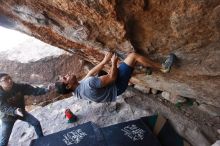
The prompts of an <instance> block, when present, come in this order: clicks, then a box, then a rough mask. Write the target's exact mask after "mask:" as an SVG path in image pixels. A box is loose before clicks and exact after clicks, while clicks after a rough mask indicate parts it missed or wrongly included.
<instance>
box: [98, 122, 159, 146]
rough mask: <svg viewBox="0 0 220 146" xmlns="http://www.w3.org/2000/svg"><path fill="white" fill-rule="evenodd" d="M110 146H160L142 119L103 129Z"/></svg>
mask: <svg viewBox="0 0 220 146" xmlns="http://www.w3.org/2000/svg"><path fill="white" fill-rule="evenodd" d="M101 131H102V133H103V135H104V138H105V141H106V143H107V145H108V146H160V143H159V141H158V140H157V138H156V137H155V136H154V135H153V134H152V132H151V131H150V129H149V128H148V127H147V126H146V125H145V124H144V123H143V121H142V120H141V119H138V120H134V121H129V122H124V123H120V124H116V125H112V126H109V127H105V128H102V130H101Z"/></svg>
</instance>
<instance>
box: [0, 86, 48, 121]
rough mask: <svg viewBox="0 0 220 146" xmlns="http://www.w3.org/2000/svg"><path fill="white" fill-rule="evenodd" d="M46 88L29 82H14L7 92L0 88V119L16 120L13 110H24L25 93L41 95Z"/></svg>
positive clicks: (44, 92) (45, 91)
mask: <svg viewBox="0 0 220 146" xmlns="http://www.w3.org/2000/svg"><path fill="white" fill-rule="evenodd" d="M47 92H48V90H47V89H46V88H39V87H33V86H31V85H29V84H17V83H14V84H13V86H12V89H11V90H10V91H9V92H6V91H4V90H3V89H1V88H0V119H2V120H4V121H8V120H16V119H17V116H16V115H15V110H16V109H17V108H21V109H22V110H25V101H24V96H25V95H34V96H38V95H43V94H46V93H47Z"/></svg>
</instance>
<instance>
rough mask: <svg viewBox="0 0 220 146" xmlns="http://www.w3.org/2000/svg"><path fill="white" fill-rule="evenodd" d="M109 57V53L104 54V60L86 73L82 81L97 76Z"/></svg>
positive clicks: (110, 55)
mask: <svg viewBox="0 0 220 146" xmlns="http://www.w3.org/2000/svg"><path fill="white" fill-rule="evenodd" d="M111 57H112V53H110V52H108V53H106V54H105V57H104V59H103V60H102V61H101V62H100V63H99V64H97V65H96V66H95V67H94V68H92V69H91V70H90V71H89V72H88V74H87V75H86V76H85V77H84V79H85V78H87V77H89V76H95V75H97V74H98V73H99V72H100V71H101V70H102V69H103V68H104V66H105V64H106V63H108V62H109V60H110V59H111Z"/></svg>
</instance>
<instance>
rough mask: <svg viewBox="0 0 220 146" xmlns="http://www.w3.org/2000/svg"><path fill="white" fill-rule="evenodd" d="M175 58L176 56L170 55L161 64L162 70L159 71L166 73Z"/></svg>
mask: <svg viewBox="0 0 220 146" xmlns="http://www.w3.org/2000/svg"><path fill="white" fill-rule="evenodd" d="M175 58H176V55H175V54H173V53H171V54H170V55H169V56H168V57H167V59H166V60H165V62H164V63H162V68H161V69H160V70H161V71H162V72H163V73H168V72H169V71H170V69H171V66H172V65H173V63H174V60H175Z"/></svg>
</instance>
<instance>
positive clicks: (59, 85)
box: [55, 82, 72, 94]
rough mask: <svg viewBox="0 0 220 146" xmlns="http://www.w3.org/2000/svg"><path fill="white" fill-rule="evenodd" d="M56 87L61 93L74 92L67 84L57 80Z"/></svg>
mask: <svg viewBox="0 0 220 146" xmlns="http://www.w3.org/2000/svg"><path fill="white" fill-rule="evenodd" d="M55 88H56V92H57V93H59V94H68V93H70V92H72V90H71V89H68V88H67V85H66V84H64V83H63V82H56V83H55Z"/></svg>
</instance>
